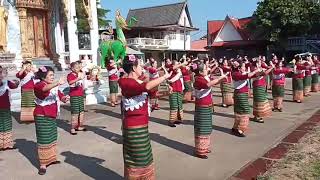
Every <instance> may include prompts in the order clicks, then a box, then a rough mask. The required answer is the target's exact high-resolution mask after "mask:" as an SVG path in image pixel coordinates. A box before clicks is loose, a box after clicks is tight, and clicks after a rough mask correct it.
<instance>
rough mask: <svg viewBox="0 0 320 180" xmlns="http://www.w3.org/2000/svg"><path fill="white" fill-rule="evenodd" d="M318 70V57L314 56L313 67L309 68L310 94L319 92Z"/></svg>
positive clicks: (319, 65) (319, 63) (319, 66)
mask: <svg viewBox="0 0 320 180" xmlns="http://www.w3.org/2000/svg"><path fill="white" fill-rule="evenodd" d="M319 68H320V62H319V60H318V56H314V57H313V66H312V67H311V76H312V84H311V91H312V92H318V91H319Z"/></svg>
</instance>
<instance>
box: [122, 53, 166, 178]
mask: <svg viewBox="0 0 320 180" xmlns="http://www.w3.org/2000/svg"><path fill="white" fill-rule="evenodd" d="M123 69H124V71H125V72H126V73H127V76H126V77H123V78H120V80H119V85H120V88H121V93H122V96H123V98H122V104H123V111H124V112H123V113H124V114H123V121H122V136H123V158H124V178H125V179H127V180H146V179H148V180H154V179H155V167H154V163H153V155H152V148H151V144H150V137H149V131H148V122H149V105H148V104H149V103H148V91H150V90H151V89H153V88H155V87H157V86H158V85H159V84H161V83H162V82H163V81H165V80H166V79H167V78H169V77H170V74H168V73H165V75H164V76H162V77H159V78H157V79H154V80H152V81H149V82H147V83H146V82H143V81H141V80H139V77H140V76H141V74H142V67H141V65H140V61H137V60H136V58H135V56H133V55H129V57H127V58H126V59H125V60H124V62H123Z"/></svg>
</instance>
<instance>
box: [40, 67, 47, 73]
mask: <svg viewBox="0 0 320 180" xmlns="http://www.w3.org/2000/svg"><path fill="white" fill-rule="evenodd" d="M39 69H40V70H41V71H42V72H47V71H48V70H47V68H46V67H44V66H42V67H40V68H39Z"/></svg>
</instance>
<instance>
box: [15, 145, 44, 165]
mask: <svg viewBox="0 0 320 180" xmlns="http://www.w3.org/2000/svg"><path fill="white" fill-rule="evenodd" d="M15 143H16V147H17V148H18V150H19V152H20V153H21V154H22V155H23V156H24V157H26V158H27V159H28V160H29V162H30V163H31V164H32V165H33V166H34V167H35V168H37V169H38V168H39V166H40V164H39V161H38V156H37V152H38V150H37V144H36V143H35V142H33V141H29V140H26V139H16V140H15Z"/></svg>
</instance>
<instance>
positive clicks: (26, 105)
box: [20, 89, 35, 122]
mask: <svg viewBox="0 0 320 180" xmlns="http://www.w3.org/2000/svg"><path fill="white" fill-rule="evenodd" d="M34 100H35V95H34V92H33V89H21V114H20V121H21V122H34V117H33V111H34V108H35V103H34Z"/></svg>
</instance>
